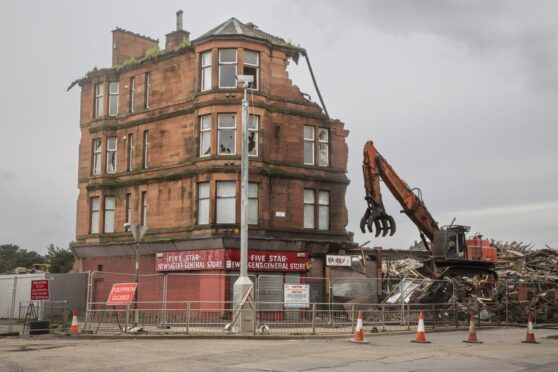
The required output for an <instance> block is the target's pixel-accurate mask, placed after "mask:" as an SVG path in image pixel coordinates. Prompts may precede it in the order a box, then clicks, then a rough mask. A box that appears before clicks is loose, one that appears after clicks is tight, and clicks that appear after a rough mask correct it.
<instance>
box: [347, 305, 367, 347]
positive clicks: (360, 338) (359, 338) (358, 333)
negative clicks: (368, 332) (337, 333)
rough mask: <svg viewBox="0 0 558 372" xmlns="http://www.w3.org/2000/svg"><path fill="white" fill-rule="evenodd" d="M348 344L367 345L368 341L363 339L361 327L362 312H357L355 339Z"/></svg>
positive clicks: (362, 328)
mask: <svg viewBox="0 0 558 372" xmlns="http://www.w3.org/2000/svg"><path fill="white" fill-rule="evenodd" d="M349 342H354V343H357V344H367V343H368V341H366V340H365V339H364V327H363V325H362V311H359V312H358V320H357V325H356V328H355V337H354V338H353V339H352V340H349Z"/></svg>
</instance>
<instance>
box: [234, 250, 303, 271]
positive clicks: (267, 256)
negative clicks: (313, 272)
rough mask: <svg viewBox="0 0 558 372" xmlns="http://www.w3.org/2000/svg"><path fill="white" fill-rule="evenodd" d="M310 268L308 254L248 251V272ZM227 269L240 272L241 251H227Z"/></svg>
mask: <svg viewBox="0 0 558 372" xmlns="http://www.w3.org/2000/svg"><path fill="white" fill-rule="evenodd" d="M310 267H311V266H310V262H309V260H308V254H307V253H303V252H275V251H253V250H248V271H293V272H301V271H308V270H310ZM225 268H226V270H240V250H238V249H227V252H226V259H225Z"/></svg>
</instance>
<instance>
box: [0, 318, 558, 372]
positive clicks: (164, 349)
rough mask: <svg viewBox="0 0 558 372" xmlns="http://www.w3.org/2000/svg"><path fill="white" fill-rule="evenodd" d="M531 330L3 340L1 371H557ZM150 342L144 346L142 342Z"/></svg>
mask: <svg viewBox="0 0 558 372" xmlns="http://www.w3.org/2000/svg"><path fill="white" fill-rule="evenodd" d="M525 332H526V330H525V328H501V329H484V330H480V331H478V332H477V333H478V338H479V339H480V340H481V341H484V343H483V344H466V343H463V342H462V340H464V339H466V338H467V332H466V331H451V332H441V333H428V334H427V335H426V337H427V339H428V340H429V341H431V342H432V343H430V344H416V343H411V342H410V341H411V340H412V339H414V337H415V335H414V334H399V335H393V334H392V335H389V334H385V335H370V334H367V335H366V339H367V341H369V342H370V343H369V344H367V345H359V344H353V343H350V342H348V339H349V337H347V338H331V339H309V338H294V339H290V340H286V339H281V340H277V339H267V340H266V339H235V338H228V339H207V338H204V339H176V338H174V339H161V338H153V339H147V338H145V336H139V337H138V338H135V339H134V338H130V339H121V338H119V339H95V338H76V337H70V336H68V337H57V336H52V335H46V336H33V337H5V338H0V371H109V370H118V371H142V372H144V371H184V370H191V371H370V370H378V371H383V370H389V371H390V372H392V371H452V372H455V371H472V370H474V371H491V372H494V371H557V370H558V339H557V338H547V337H548V336H556V335H558V330H552V329H536V330H535V336H536V338H537V341H540V344H536V345H535V344H522V343H521V342H520V341H521V340H523V339H524V338H525ZM142 337H143V339H142Z"/></svg>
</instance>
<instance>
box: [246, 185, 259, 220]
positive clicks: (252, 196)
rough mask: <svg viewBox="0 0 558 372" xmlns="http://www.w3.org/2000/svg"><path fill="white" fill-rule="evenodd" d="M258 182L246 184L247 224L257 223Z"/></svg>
mask: <svg viewBox="0 0 558 372" xmlns="http://www.w3.org/2000/svg"><path fill="white" fill-rule="evenodd" d="M258 186H259V185H258V184H257V183H249V184H248V224H250V225H257V224H258V222H259V221H258V209H259V203H258Z"/></svg>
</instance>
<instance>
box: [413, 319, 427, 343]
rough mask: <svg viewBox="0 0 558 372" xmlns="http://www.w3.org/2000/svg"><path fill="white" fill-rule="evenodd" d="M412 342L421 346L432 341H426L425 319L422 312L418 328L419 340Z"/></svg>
mask: <svg viewBox="0 0 558 372" xmlns="http://www.w3.org/2000/svg"><path fill="white" fill-rule="evenodd" d="M411 342H418V343H420V344H429V343H430V341H426V334H425V333H424V318H423V316H422V311H421V312H420V315H419V321H418V327H417V338H416V339H415V340H411Z"/></svg>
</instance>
